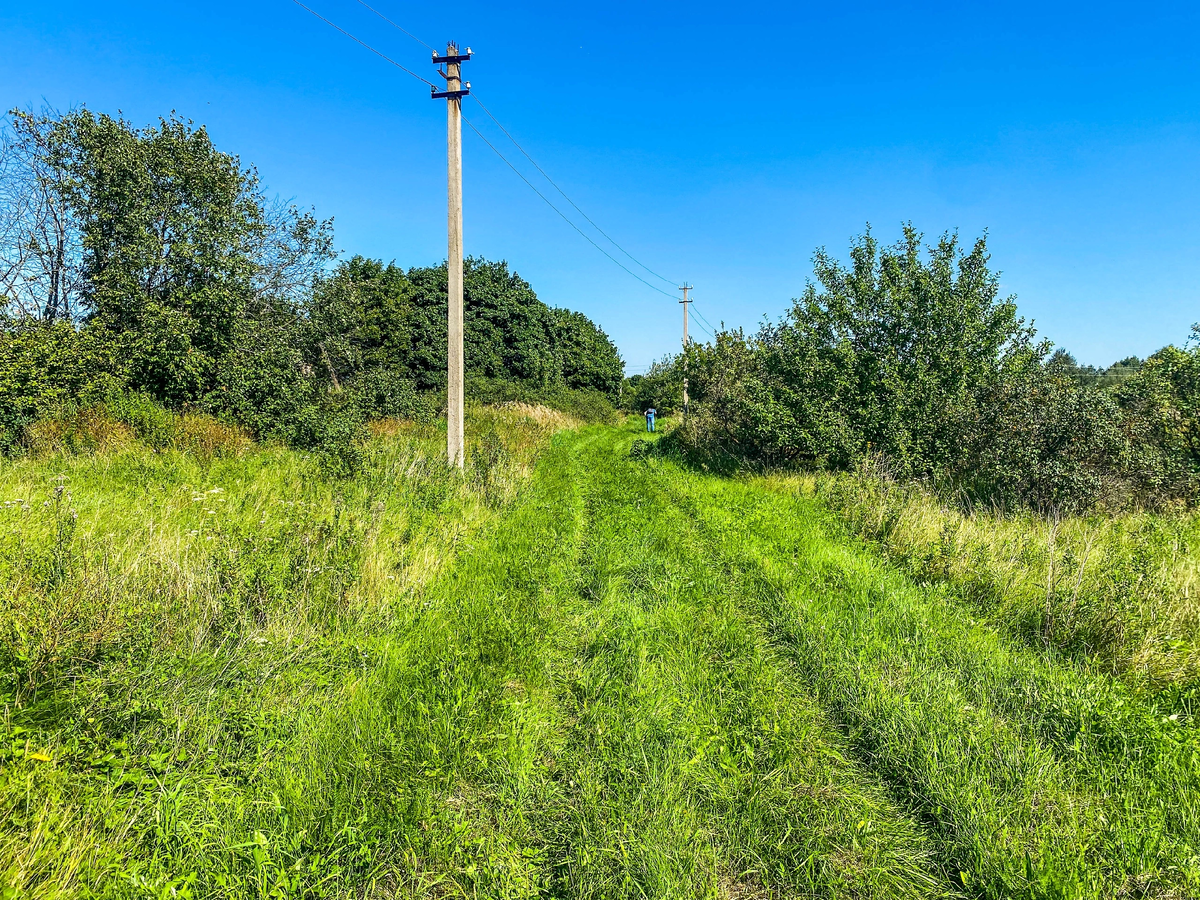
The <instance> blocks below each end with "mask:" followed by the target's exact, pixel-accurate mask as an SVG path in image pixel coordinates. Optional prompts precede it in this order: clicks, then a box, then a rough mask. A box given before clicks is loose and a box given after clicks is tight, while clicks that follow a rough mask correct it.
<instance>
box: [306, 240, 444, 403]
mask: <svg viewBox="0 0 1200 900" xmlns="http://www.w3.org/2000/svg"><path fill="white" fill-rule="evenodd" d="M412 295H413V288H412V284H411V283H410V282H409V280H408V277H407V276H406V275H405V273H404V270H403V269H401V268H399V267H398V266H397V265H396V264H395V263H389V264H388V265H386V266H385V265H384V264H383V263H382V262H380V261H378V260H372V259H366V258H364V257H362V256H355V257H353V258H351V259H349V260H346V261H344V262H342V263H341V264H340V265H339V266H338V267H337V269H336V270H335V271H334V273H333V274H332V275H331V276H330V277H328V278H325V279H323V280H322V281H320V282H319V283H318V285H317V288H316V290H315V291H314V293H313V300H312V308H311V313H310V320H311V335H310V338H309V344H310V347H309V350H308V354H309V358H310V363H311V364H312V365H313V367H314V368H316V369H317V370H318V371H322V372H324V373H325V374H326V376H327V377H328V379H329V380H330V381H331V382H332V384H333V385H334V386H336V387H340V386H341V382H342V381H347V380H350V379H353V378H354V377H356V376H358V375H360V374H361V373H363V372H365V371H370V370H388V371H392V372H394V373H396V374H398V375H401V376H404V377H412V376H413V375H414V374H415V372H414V360H413V358H412V357H413V353H412V351H413V345H414V343H415V340H416V335H415V334H414V326H415V325H416V323H417V318H418V317H417V310H416V309H415V306H414V303H413V300H412ZM442 333H443V334H445V327H444V326H443V329H442Z"/></svg>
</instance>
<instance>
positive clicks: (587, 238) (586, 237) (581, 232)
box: [462, 116, 675, 300]
mask: <svg viewBox="0 0 1200 900" xmlns="http://www.w3.org/2000/svg"><path fill="white" fill-rule="evenodd" d="M462 120H463V121H464V122H466V123H467V125H469V126H470V127H471V130H472V131H474V132H475V133H476V134H477V135H479V139H480V140H481V141H483V142H484V143H485V144H487V145H488V146H489V147H491V149H492V152H493V153H495V154H496V155H497V156H498V157H500V158H501V159H502V160H504V164H505V165H507V166H508V167H509V168H510V169H512V170H513V171H514V172H516V173H517V177H518V178H520V179H521V180H522V181H523V182H525V184H527V185H528V186H529V189H530V190H531V191H533V192H534V193H535V194H537V195H538V196H539V197H541V198H542V200H543V201H544V202H545V203H546V205H547V206H549V207H550V208H551V209H552V210H554V211H555V212H556V213H558V214H559V216H561V217H562V220H563V221H564V222H566V223H567V224H568V225H570V226H571V227H572V228H574V229H575V230H576V231H577V232H579V235H580V237H582V238H583V239H584V240H585V241H587V242H588V243H589V244H591V245H592V246H593V247H595V248H596V249H597V250H599V251H600V252H601V253H603V254H604V255H605V256H607V257H608V258H609V259H610V260H612V261H613V262H614V263H616V264H617V265H618V266H620V267H621V268H622V269H624V270H625V271H626V272H627V273H629V274H630V275H632V276H633V277H634V278H636V279H637V280H638V281H640V282H641V283H642V284H644V285H645V286H646V287H648V288H650V290H652V291H658V292H659V293H660V294H662V295H663V296H664V297H670V298H671V299H672V300H674V299H675V295H674V294H668V293H667V292H666V291H664V290H663V289H662V288H660V287H656V286H654V285H653V284H651V283H650V282H648V281H647V280H646V279H645V278H643V277H642V276H641V275H639V274H638V273H637V272H634V271H633V270H632V269H630V268H629V267H628V266H626V265H625V264H624V263H622V262H621V261H620V260H619V259H617V258H616V257H615V256H613V255H612V254H611V253H609V252H608V251H607V250H605V249H604V248H603V247H601V246H600V245H599V244H597V243H596V242H595V241H594V240H592V238H591V237H590V236H589V235H588V234H587V232H585V231H584V230H583V229H581V228H580V227H579V226H578V225H576V224H575V223H574V222H572V221H571V219H570V218H569V217H568V216H567V214H566V213H564V212H563V211H562V210H561V209H559V208H558V207H557V206H555V205H554V204H553V203H551V202H550V198H548V197H547V196H546V195H545V194H543V193H542V192H541V191H539V190H538V189H537V188H536V187H534V186H533V182H531V181H530V180H529V179H528V178H526V177H525V175H524V173H522V172H521V170H520V169H518V168H517V167H516V166H514V165H513V164H512V163H511V162H509V160H508V157H506V156H505V155H504V154H503V153H501V152H500V151H499V149H497V147H496V145H495V144H493V143H492V142H491V141H489V140H488V139H487V138H486V137H484V136H483V132H481V131H480V130H479V129H478V128H476V127H475V123H474V122H472V121H471V120H470V119H468V118H467V117H466V116H463V117H462Z"/></svg>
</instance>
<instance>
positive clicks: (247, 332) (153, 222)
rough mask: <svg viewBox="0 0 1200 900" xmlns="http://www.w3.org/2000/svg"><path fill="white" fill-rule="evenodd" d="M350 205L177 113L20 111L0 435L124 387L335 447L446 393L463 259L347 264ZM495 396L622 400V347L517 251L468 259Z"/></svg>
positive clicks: (473, 326)
mask: <svg viewBox="0 0 1200 900" xmlns="http://www.w3.org/2000/svg"><path fill="white" fill-rule="evenodd" d="M333 239H334V238H333V223H332V220H322V219H319V218H317V216H316V215H315V214H314V213H313V212H312V211H311V210H302V209H299V208H298V207H296V206H295V205H292V204H288V203H283V202H280V201H278V200H273V199H272V198H270V197H269V196H268V194H267V193H266V191H265V189H264V188H263V186H262V183H261V181H260V178H259V176H258V173H257V172H256V171H255V169H254V168H252V167H243V166H242V164H241V162H240V160H239V158H238V157H237V156H236V155H233V154H230V153H227V152H224V151H221V150H218V149H217V148H216V147H215V146H214V144H213V142H212V140H211V138H210V136H209V134H208V132H207V130H206V129H205V128H204V127H203V126H197V125H195V124H194V123H192V122H190V121H187V120H184V119H182V118H179V117H178V116H176V115H174V114H172V115H171V116H169V117H166V118H163V119H161V120H160V121H159V122H158V123H156V124H154V125H151V126H148V127H145V128H137V127H134V126H133V125H131V124H130V123H129V122H128V121H125V120H124V119H122V118H114V117H112V116H108V115H105V114H97V113H95V112H93V111H91V110H89V109H87V108H79V109H74V110H71V111H68V112H66V113H59V112H55V111H52V110H43V111H41V112H33V111H30V110H13V111H12V112H11V113H10V114H9V120H8V122H7V125H6V127H5V129H4V132H3V143H2V144H0V299H2V307H0V445H3V446H4V447H5V448H7V449H10V450H11V449H14V448H17V447H19V445H20V441H21V435H22V431H23V429H24V428H25V427H26V426H27V425H28V424H29V423H30V422H32V421H35V420H37V419H38V418H39V417H42V416H45V415H48V414H50V413H52V412H53V411H54V410H56V409H60V408H61V407H62V406H63V404H88V403H98V402H102V401H103V400H104V398H106V397H109V396H112V395H113V394H114V392H115V393H127V394H128V393H132V394H137V395H139V396H146V397H149V398H152V399H153V400H155V401H157V402H159V403H161V404H163V405H164V406H166V407H169V408H183V407H190V408H197V409H201V410H204V411H207V412H209V413H211V414H213V415H216V416H218V417H220V418H223V419H226V420H228V421H230V422H232V423H235V424H238V425H241V426H243V427H245V428H247V429H249V430H250V431H251V432H252V433H253V434H254V435H255V436H256V437H258V438H262V439H268V438H269V439H280V440H285V441H288V442H291V443H294V444H298V445H304V444H306V443H309V444H311V443H313V442H319V441H320V440H321V439H322V438H323V436H325V435H327V433H328V432H329V429H330V428H331V427H334V426H337V425H338V423H341V424H340V426H339V427H341V428H342V430H345V427H347V423H350V424H351V425H352V424H353V423H354V422H356V421H361V420H363V419H365V418H369V417H374V416H413V415H420V414H426V415H435V414H436V411H437V409H438V408H440V406H441V405H443V404H444V391H445V378H446V375H445V369H446V267H445V265H444V264H443V265H440V266H424V267H420V266H418V267H412V268H408V269H403V268H401V267H399V266H397V265H396V264H395V263H394V262H392V263H387V264H385V263H384V262H382V261H380V260H372V259H367V258H364V257H362V256H352V257H350V258H347V259H340V260H339V259H338V257H337V255H336V254H335V252H334V249H333V247H334V245H333ZM464 293H465V338H464V343H465V355H466V371H467V375H468V377H469V378H473V379H475V385H476V387H477V389H478V390H477V392H478V391H489V390H490V391H491V392H493V393H495V392H496V390H497V387H496V386H497V385H505V386H506V387H505V389H504V390H506V391H507V392H508V394H512V393H513V391H514V389H518V388H519V391H518V393H520V394H521V396H536V395H539V394H545V395H550V394H557V395H562V394H564V392H565V393H567V394H571V393H574V394H576V395H578V396H579V397H582V398H583V400H584V401H585V402H587V401H590V402H592V404H593V406H594V405H596V404H601V405H603V404H604V403H606V402H607V401H608V400H609V399H614V400H615V399H616V397H617V396H618V394H619V391H620V387H621V380H622V375H623V363H622V361H621V358H620V355H619V353H618V352H617V349H616V347H615V346H614V345H613V343H612V341H611V340H609V338H608V336H607V335H606V334H605V333H604V332H603V331H602V330H601V329H600V328H599V327H597V326H596V325H595V324H594V323H593V322H592V321H591V320H589V319H588V318H587V317H586V316H584V315H582V314H580V313H577V312H571V311H569V310H565V309H555V308H552V307H550V306H548V305H547V304H545V303H543V302H542V301H541V300H540V299H539V298H538V297H537V295H536V294H535V293H534V291H533V289H532V288H531V287H530V285H529V284H528V282H526V281H525V280H524V279H522V278H521V277H520V276H519V275H517V274H516V273H515V272H513V271H511V270H510V269H509V267H508V265H507V264H506V263H504V262H494V261H488V260H485V259H481V258H472V259H468V260H466V262H465V289H464Z"/></svg>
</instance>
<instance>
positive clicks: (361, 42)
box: [292, 0, 437, 87]
mask: <svg viewBox="0 0 1200 900" xmlns="http://www.w3.org/2000/svg"><path fill="white" fill-rule="evenodd" d="M292 2H293V3H295V4H296V5H297V6H299V7H300V8H301V9H303V10H305V11H307V12H310V13H312V14H313V15H314V16H316V17H317V18H318V19H320V20H321V21H322V22H324V23H325V24H326V25H328V26H329V27H330V28H333V29H335V30H337V31H340V32H341V33H342V34H344V35H345V36H346V37H348V38H350V40H352V41H354V42H355V43H357V44H362V46H364V47H366V48H367V49H368V50H370V51H371V52H372V53H374V54H375V55H376V56H378V57H379V58H380V59H383V60H387V61H388V62H390V63H391V64H392V65H393V66H395V67H396V68H397V69H399V70H400V71H401V72H407V73H408V74H409V75H411V76H412V77H413V78H415V79H417V81H423V82H425V84H427V85H429V86H430V87H437V85H435V84H434V83H433V82H432V81H430V80H429V79H427V78H422V77H421V76H420V75H418V74H417V73H416V72H414V71H413V70H412V69H408V68H405V67H404V66H402V65H400V63H398V62H396V61H395V60H394V59H392V58H391V57H390V56H386V55H384V54H383V53H380V52H379V51H378V50H376V49H375V48H374V47H372V46H371V45H370V44H368V43H367V42H366V41H364V40H361V39H360V38H356V37H355V36H354V35H352V34H351V33H350V32H348V31H347V30H346V29H345V28H342V27H341V26H340V25H336V24H334V23H333V22H330V21H329V20H328V19H327V18H325V17H324V16H323V15H321V14H320V13H319V12H317V11H316V10H315V9H310V8H309V7H307V6H305V5H304V4H303V3H301V2H300V0H292ZM396 27H399V26H396Z"/></svg>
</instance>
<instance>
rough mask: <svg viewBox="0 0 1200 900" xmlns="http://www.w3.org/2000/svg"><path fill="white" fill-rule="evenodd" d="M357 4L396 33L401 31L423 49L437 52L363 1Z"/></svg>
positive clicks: (360, 0)
mask: <svg viewBox="0 0 1200 900" xmlns="http://www.w3.org/2000/svg"><path fill="white" fill-rule="evenodd" d="M358 2H359V5H361V6H365V7H366V8H367V9H369V10H370V11H371V12H373V13H375V15H377V16H379V18H381V19H383V21H385V22H387V23H388V24H389V25H391V26H392V27H393V28H395V29H396V30H397V31H403V32H404V33H405V34H407V35H408V36H409V37H410V38H412V39H413V40H414V41H416V42H417V43H418V44H421V45H422V46H424V47H428V48H429V49H430V50H433V52H434V53H436V52H437V51H436V50H434V48H433V47H430V46H429V45H428V44H426V43H425V42H424V41H423V40H421V39H420V38H419V37H417V36H416V35H415V34H413V33H412V32H411V31H409V30H408V29H407V28H401V27H400V26H399V25H397V24H396V23H395V22H393V21H392V20H391V19H389V18H388V17H387V16H385V15H384V14H383V13H381V12H380V11H379V10H377V9H376V8H375V7H373V6H370V5H368V4H367V3H364V2H363V0H358Z"/></svg>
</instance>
